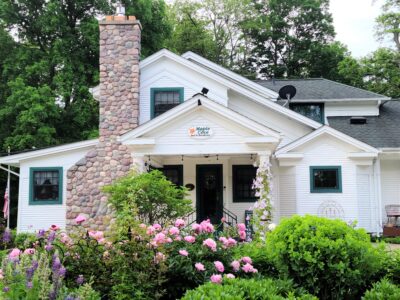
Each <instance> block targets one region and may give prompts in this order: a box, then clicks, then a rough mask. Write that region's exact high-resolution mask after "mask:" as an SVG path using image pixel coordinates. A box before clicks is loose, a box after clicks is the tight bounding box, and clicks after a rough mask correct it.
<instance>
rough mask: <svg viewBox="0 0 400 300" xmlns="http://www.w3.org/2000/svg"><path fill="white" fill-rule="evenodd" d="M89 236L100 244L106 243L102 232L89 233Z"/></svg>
mask: <svg viewBox="0 0 400 300" xmlns="http://www.w3.org/2000/svg"><path fill="white" fill-rule="evenodd" d="M89 236H90V237H91V238H92V239H95V240H96V241H97V242H98V243H100V244H104V243H105V241H106V240H105V238H104V232H103V231H89Z"/></svg>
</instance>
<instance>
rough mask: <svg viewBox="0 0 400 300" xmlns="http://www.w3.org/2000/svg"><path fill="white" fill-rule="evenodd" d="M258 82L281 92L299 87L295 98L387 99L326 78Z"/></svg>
mask: <svg viewBox="0 0 400 300" xmlns="http://www.w3.org/2000/svg"><path fill="white" fill-rule="evenodd" d="M255 82H256V83H258V84H260V85H262V86H263V87H266V88H268V89H271V90H273V91H275V92H279V90H280V88H281V87H283V86H285V85H293V86H294V87H295V88H296V89H297V93H296V96H295V97H294V98H293V100H323V101H326V100H333V101H334V100H339V99H379V98H382V99H385V98H386V99H387V97H386V96H384V95H380V94H376V93H373V92H370V91H366V90H363V89H359V88H356V87H352V86H349V85H346V84H342V83H339V82H335V81H331V80H328V79H324V78H310V79H275V80H255Z"/></svg>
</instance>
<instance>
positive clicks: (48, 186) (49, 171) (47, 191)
mask: <svg viewBox="0 0 400 300" xmlns="http://www.w3.org/2000/svg"><path fill="white" fill-rule="evenodd" d="M62 178H63V169H62V168H58V167H52V168H31V169H30V177H29V181H30V182H29V204H31V205H36V204H61V203H62V186H63V185H62Z"/></svg>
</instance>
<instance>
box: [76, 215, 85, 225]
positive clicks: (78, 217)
mask: <svg viewBox="0 0 400 300" xmlns="http://www.w3.org/2000/svg"><path fill="white" fill-rule="evenodd" d="M85 221H86V218H85V217H84V216H82V215H79V216H77V217H76V218H75V222H76V224H78V225H80V224H82V223H83V222H85Z"/></svg>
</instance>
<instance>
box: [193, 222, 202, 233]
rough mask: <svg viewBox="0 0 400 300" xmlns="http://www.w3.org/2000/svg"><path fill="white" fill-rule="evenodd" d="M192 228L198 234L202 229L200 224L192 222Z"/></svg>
mask: <svg viewBox="0 0 400 300" xmlns="http://www.w3.org/2000/svg"><path fill="white" fill-rule="evenodd" d="M192 229H193V230H194V232H195V233H197V234H199V233H201V231H202V227H201V226H200V224H197V223H194V224H193V225H192Z"/></svg>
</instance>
